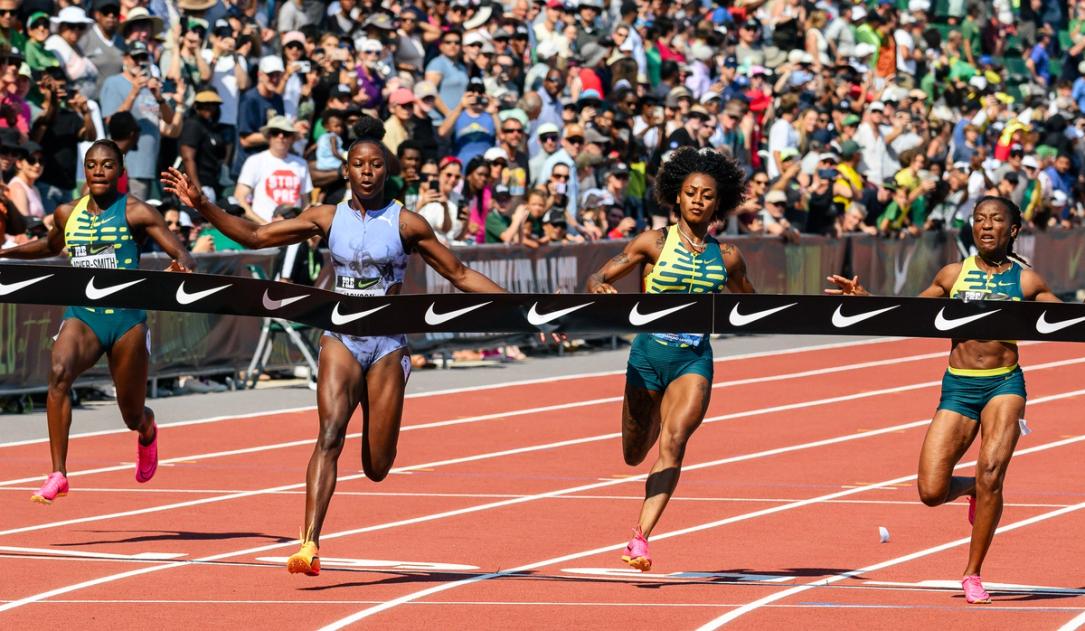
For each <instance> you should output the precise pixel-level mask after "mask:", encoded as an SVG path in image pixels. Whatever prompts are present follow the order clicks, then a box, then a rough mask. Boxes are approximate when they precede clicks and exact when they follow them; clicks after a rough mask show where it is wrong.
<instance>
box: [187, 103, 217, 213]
mask: <svg viewBox="0 0 1085 631" xmlns="http://www.w3.org/2000/svg"><path fill="white" fill-rule="evenodd" d="M221 113H222V99H221V98H220V97H219V95H218V93H217V92H215V91H214V90H204V91H203V92H200V93H199V94H197V95H196V97H195V99H194V103H193V110H192V113H191V114H189V115H188V116H186V117H185V122H184V126H183V127H182V129H181V138H180V145H181V150H180V151H181V164H182V167H183V170H184V172H185V173H186V174H187V175H188V177H189V179H191V180H192V182H193V183H194V184H195V185H196V186H198V187H200V188H201V189H202V190H203V193H204V195H207V198H208V199H210V200H211V201H212V203H215V202H216V201H217V200H218V199H219V198H220V197H221V196H222V192H223V186H222V182H221V174H222V165H223V164H225V163H226V155H227V146H226V139H225V138H224V137H223V135H222V133H221V131H220V129H221V126H220V125H219V124H218V121H219V117H220V115H221Z"/></svg>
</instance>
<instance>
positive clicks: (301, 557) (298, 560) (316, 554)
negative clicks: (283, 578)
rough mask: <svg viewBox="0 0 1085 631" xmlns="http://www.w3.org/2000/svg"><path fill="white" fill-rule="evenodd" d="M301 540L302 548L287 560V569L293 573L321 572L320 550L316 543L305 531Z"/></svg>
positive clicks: (313, 574) (310, 573) (315, 573)
mask: <svg viewBox="0 0 1085 631" xmlns="http://www.w3.org/2000/svg"><path fill="white" fill-rule="evenodd" d="M301 540H302V541H301V549H300V550H298V551H297V552H295V553H294V554H292V555H290V558H289V559H287V560H286V569H287V571H288V572H290V573H291V574H305V575H307V576H316V575H318V574H320V551H319V549H318V548H317V545H316V544H315V543H313V542H312V541H309V540H308V538H307V537H305V535H304V533H303V534H302V536H301Z"/></svg>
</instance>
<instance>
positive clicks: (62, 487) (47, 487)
mask: <svg viewBox="0 0 1085 631" xmlns="http://www.w3.org/2000/svg"><path fill="white" fill-rule="evenodd" d="M67 494H68V478H67V477H65V476H64V474H63V473H61V472H59V471H54V472H52V473H50V474H49V477H48V478H46V479H45V484H42V485H41V488H40V489H38V492H37V493H35V494H34V495H31V496H30V501H32V502H37V503H39V504H52V503H53V500H55V499H56V498H58V497H64V496H65V495H67Z"/></svg>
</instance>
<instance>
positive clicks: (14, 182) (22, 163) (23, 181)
mask: <svg viewBox="0 0 1085 631" xmlns="http://www.w3.org/2000/svg"><path fill="white" fill-rule="evenodd" d="M44 168H45V151H44V150H43V149H42V147H41V145H39V144H38V143H36V142H34V141H28V142H27V143H26V144H24V145H22V146H21V147H20V151H19V157H18V158H17V159H16V161H15V176H14V177H12V178H11V179H10V180H8V190H7V197H8V199H10V200H11V203H12V204H14V205H15V208H16V209H18V211H19V213H20V214H21V215H23V216H24V217H32V218H34V219H42V218H44V217H45V206H44V205H43V204H42V201H41V193H39V192H38V189H37V187H36V186H35V185H36V184H37V181H38V178H40V177H41V174H42V171H43V170H44Z"/></svg>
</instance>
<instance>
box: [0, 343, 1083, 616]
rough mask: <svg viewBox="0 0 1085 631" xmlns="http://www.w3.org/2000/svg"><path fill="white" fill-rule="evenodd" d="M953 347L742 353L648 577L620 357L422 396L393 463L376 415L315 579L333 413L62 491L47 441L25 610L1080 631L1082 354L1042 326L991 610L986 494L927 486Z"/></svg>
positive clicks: (4, 610)
mask: <svg viewBox="0 0 1085 631" xmlns="http://www.w3.org/2000/svg"><path fill="white" fill-rule="evenodd" d="M945 347H946V345H945V343H944V342H939V341H932V340H907V341H880V342H877V343H873V344H864V345H849V346H843V347H837V348H827V349H820V350H806V351H803V352H791V353H777V354H774V355H769V356H757V357H746V358H740V359H735V360H728V361H726V362H717V364H716V370H717V374H716V387H715V389H714V391H713V400H712V404H711V406H710V408H709V412H708V418H707V420H706V423H705V425H704V426H702V428H701V429H699V430H698V432H697V434H696V435H695V437H694V438H693V440H692V442H691V444H690V448H689V449H688V453H687V457H686V466H685V471H684V473H683V477H682V482H681V484H680V485H679V489H678V493H677V497H676V498H675V500H674V501H673V502H672V504H671V506H670V508H669V509H668V512H667V513H666V514H665V516H664V519H663V521H662V522H661V524H660V526H659V528H658V529H657V531H656V534H655V536H654V537H653V539H652V553H653V556H654V557H655V560H656V565H655V568H654V569H653V571H652V572H651V573H648V574H640V573H638V572H633V571H631V570H629V569H628V568H625V566H624V565H623V564H621V563H620V562H618V561H617V557H618V555H619V554H620V549H621V548H622V547H623V546H624V543H625V541H626V540H627V538H628V533H629V527H630V526H631V525H632V524H634V523H635V521H636V517H637V514H638V510H639V505H640V500H641V492H642V485H643V479H644V477H643V474H644V473H645V472H646V471H647V470H648V468H649V467H650V466H651V462H650V461H651V457H649V461H648V462H646V463H644V464H643V465H641V466H639V467H636V468H629V467H626V466H625V465H624V463H623V462H622V457H621V448H620V438H619V437H618V434H617V431H618V430H619V412H620V406H621V403H620V399H619V397H620V394H621V388H622V377H621V376H620V375H603V376H579V377H576V378H575V379H567V380H552V381H547V382H543V383H534V384H521V385H511V386H504V387H494V388H487V389H481V390H476V391H471V392H461V393H447V394H438V395H433V396H422V397H416V398H412V399H409V400H408V403H407V407H406V413H405V417H404V418H405V421H404V425H405V429H406V431H405V432H404V433H403V435H402V437H401V440H400V449H399V458H398V461H397V467H396V469H395V473H394V474H393V475H390V476H389V478H388V479H387V480H385V481H384V482H383V483H381V484H379V485H378V484H373V483H371V482H369V481H367V480H365V479H364V478H363V477H362V476H361V474H360V472H359V471H358V469H359V445H358V439H357V436H352V438H351V439H350V440H349V441H348V445H347V448H346V449H345V450H344V453H343V457H342V459H341V462H340V465H341V466H340V472H339V474H340V483H339V486H338V490H337V493H336V496H335V499H334V500H333V503H332V507H331V510H330V515H329V518H328V521H327V523H326V524H325V529H324V530H325V534H324V536H323V541H322V547H321V557H322V564H323V570H322V573H321V575H320V576H319V577H315V578H310V577H301V576H290V575H288V574H287V573H286V571H285V568H284V567H283V563H282V561H283V558H284V557H286V556H287V555H289V554H291V553H292V552H293V551H294V550H295V549H296V542H295V541H294V539H293V537H294V536H295V535H296V533H297V532H298V527H299V525H300V519H301V517H302V509H303V505H304V497H303V495H302V492H303V489H304V486H303V481H304V467H305V463H306V462H307V460H308V456H309V453H310V450H311V444H312V435H313V434H314V432H315V426H316V419H315V413H314V412H299V413H288V414H269V415H267V416H263V417H255V418H241V419H234V420H222V421H219V422H214V423H206V424H197V425H188V426H181V427H168V426H167V427H164V428H163V429H162V442H161V451H162V456H163V458H164V459H166V460H164V465H165V466H162V467H161V468H160V469H159V472H158V475H157V476H156V478H155V480H154V481H153V482H152V483H151V484H149V485H146V486H143V485H137V484H136V483H135V482H134V481H133V480H132V477H133V472H132V465H131V464H130V463H131V460H132V457H133V454H132V453H131V452H132V447H133V446H132V444H131V443H132V440H133V439H132V437H131V436H130V435H128V434H125V433H117V434H109V435H101V436H90V437H83V438H77V439H74V440H73V441H72V446H71V450H70V451H71V463H70V469H71V481H72V493H71V495H69V496H68V497H66V498H62V499H60V500H58V501H57V502H56V503H55V504H54V505H53V506H50V507H43V506H40V505H36V504H32V503H31V502H29V501H27V500H28V498H29V495H30V494H31V492H32V491H33V490H35V489H36V487H37V485H38V484H39V483H40V479H41V477H42V475H41V473H42V472H41V471H40V468H41V467H42V465H43V464H45V463H46V462H47V447H46V446H45V445H44V444H41V443H39V444H29V445H16V446H0V455H2V456H3V457H2V458H0V501H3V502H4V508H5V510H4V517H3V518H2V519H0V558H2V559H3V561H2V564H3V567H4V572H3V573H2V576H3V579H2V580H0V627H2V628H71V627H72V626H73V623H74V624H77V625H78V626H79V627H80V628H87V629H99V628H102V629H105V628H108V629H110V630H117V629H126V628H146V627H147V626H148V623H149V622H150V621H152V620H153V621H154V624H155V625H156V626H158V627H160V628H163V629H174V628H176V629H181V628H185V629H190V628H194V627H197V626H199V627H207V626H214V627H231V628H235V627H246V628H265V627H271V626H273V625H278V626H282V625H288V626H289V628H304V629H308V628H316V627H321V626H324V625H332V626H333V627H334V626H337V625H348V626H354V627H359V628H365V627H369V628H382V629H416V628H419V627H421V626H423V625H429V626H435V627H438V628H472V629H499V628H508V627H510V626H513V625H515V626H516V627H518V628H526V629H533V628H570V627H576V628H621V629H629V628H634V629H638V628H645V629H658V628H668V629H671V628H673V629H693V628H698V627H701V626H705V628H716V627H718V626H721V625H729V626H733V627H738V628H758V629H764V628H778V627H782V626H785V625H786V626H792V627H799V628H804V629H806V628H815V629H816V628H832V629H834V630H835V629H840V628H864V629H869V628H917V627H924V626H933V625H935V624H937V625H938V626H939V627H965V626H968V627H974V626H977V625H980V624H982V625H984V626H985V628H1010V627H1013V628H1057V627H1059V625H1062V624H1064V623H1066V622H1068V621H1070V620H1072V619H1074V618H1075V617H1076V616H1078V615H1079V614H1082V612H1083V611H1085V596H1083V595H1085V588H1083V587H1082V585H1081V584H1080V579H1078V578H1077V574H1078V572H1076V571H1075V570H1076V568H1077V567H1078V566H1079V563H1078V562H1077V561H1078V560H1079V559H1081V558H1082V557H1083V556H1085V555H1083V554H1082V553H1083V552H1085V544H1082V543H1079V541H1080V538H1079V537H1076V536H1074V533H1077V532H1080V531H1081V530H1082V528H1085V510H1082V509H1085V503H1083V502H1085V480H1082V479H1081V476H1080V475H1075V474H1077V473H1078V468H1077V466H1076V465H1077V463H1078V462H1079V461H1080V459H1081V458H1083V457H1085V430H1083V429H1082V427H1081V426H1080V423H1078V419H1077V415H1076V414H1075V411H1076V410H1078V409H1080V408H1081V403H1082V401H1083V399H1085V390H1083V389H1082V386H1081V383H1080V380H1079V379H1077V378H1076V375H1077V374H1080V369H1079V368H1080V366H1081V365H1083V364H1085V355H1082V354H1081V350H1080V347H1078V346H1074V345H1061V344H1029V345H1026V346H1023V348H1022V353H1023V359H1024V362H1023V365H1024V367H1025V370H1026V372H1027V379H1028V386H1029V395H1030V402H1029V406H1028V409H1027V414H1026V416H1027V418H1028V419H1029V424H1030V426H1031V427H1032V429H1033V430H1034V432H1033V433H1032V434H1031V435H1029V436H1027V437H1025V438H1023V439H1022V441H1021V443H1020V445H1019V447H1018V453H1017V456H1016V457H1015V459H1014V463H1013V465H1012V466H1011V468H1010V472H1009V478H1008V484H1007V489H1006V497H1007V503H1008V504H1007V508H1006V511H1005V514H1004V516H1003V521H1002V523H1003V526H1004V528H1005V529H1006V532H1003V533H1001V534H1000V535H999V536H998V537H996V539H995V545H994V547H993V549H992V553H991V555H990V557H989V559H988V562H987V564H986V567H985V570H984V576H985V579H986V581H987V582H988V583H989V588H990V587H995V589H991V591H992V594H993V596H994V599H995V602H994V604H993V605H990V606H987V607H978V606H972V607H969V606H966V605H965V604H964V602H963V599H962V598H961V597H960V596H959V594H958V591H959V589H954V588H952V586H953V585H954V583H955V579H957V580H959V576H960V573H961V570H962V569H963V566H964V561H965V553H966V549H967V543H966V538H967V536H968V523H967V520H966V519H965V508H964V504H963V503H961V504H958V505H954V506H948V507H941V508H939V509H928V508H926V507H924V506H922V505H921V504H920V503H919V502H918V501H917V499H916V495H915V490H914V478H913V476H914V473H915V462H916V458H917V454H918V447H919V443H920V441H921V439H922V436H923V432H924V429H925V425H926V422H927V420H928V419H929V416H930V414H931V412H932V410H933V408H934V406H935V404H936V402H937V396H938V382H939V379H940V377H941V373H942V371H943V370H944V366H945V351H946V348H945ZM356 427H357V421H355V425H354V426H352V430H355V431H356V429H355V428H356ZM974 452H975V450H973V451H972V452H971V453H970V454H969V455H968V456H966V461H969V460H971V459H972V458H973V457H974ZM968 468H969V467H967V466H966V467H962V470H968ZM879 526H883V527H885V528H887V529H888V530H889V532H890V541H889V542H888V543H880V542H879V536H878V527H879Z"/></svg>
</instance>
